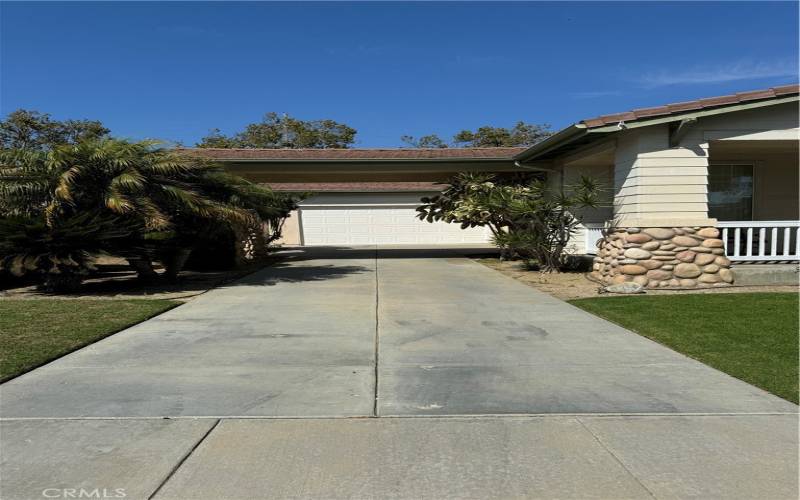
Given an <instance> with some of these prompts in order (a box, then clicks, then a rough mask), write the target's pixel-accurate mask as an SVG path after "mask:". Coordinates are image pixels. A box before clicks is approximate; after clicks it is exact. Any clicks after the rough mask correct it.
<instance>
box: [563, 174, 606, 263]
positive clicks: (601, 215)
mask: <svg viewBox="0 0 800 500" xmlns="http://www.w3.org/2000/svg"><path fill="white" fill-rule="evenodd" d="M582 176H587V177H590V178H592V179H594V180H595V181H597V182H598V184H600V186H601V190H602V193H601V196H600V206H598V207H597V208H586V209H577V210H575V211H574V212H575V215H576V216H577V217H578V218H580V219H581V221H582V223H581V224H579V225H578V232H577V233H576V234H575V235H574V236H573V237H572V239H571V240H570V244H569V246H568V247H567V251H568V252H570V253H577V254H582V253H584V251H585V249H586V248H588V246H587V243H588V244H589V245H592V246H593V245H594V243H595V242H594V241H590V242H587V237H588V232H587V230H586V227H587V226H586V224H603V223H605V222H606V221H607V220H610V219H611V218H612V217H613V209H612V205H613V201H614V191H613V187H614V165H613V164H599V165H580V166H572V165H562V166H561V168H560V172H559V174H558V175H557V176H553V178H554V179H558V185H557V186H556V185H553V184H551V187H556V188H557V189H562V188H564V189H566V190H568V189H569V186H570V185H574V184H577V183H578V182H579V181H580V179H581V177H582ZM562 181H563V182H562Z"/></svg>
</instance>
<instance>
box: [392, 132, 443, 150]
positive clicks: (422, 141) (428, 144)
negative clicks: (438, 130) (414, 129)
mask: <svg viewBox="0 0 800 500" xmlns="http://www.w3.org/2000/svg"><path fill="white" fill-rule="evenodd" d="M400 140H401V141H403V142H404V143H405V144H407V145H409V146H411V147H412V148H428V149H433V148H446V147H448V146H447V143H446V142H444V141H443V140H442V139H441V138H440V137H439V136H438V135H436V134H431V135H423V136H422V137H420V138H416V137H414V136H412V135H404V136H401V137H400Z"/></svg>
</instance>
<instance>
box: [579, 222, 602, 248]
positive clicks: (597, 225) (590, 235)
mask: <svg viewBox="0 0 800 500" xmlns="http://www.w3.org/2000/svg"><path fill="white" fill-rule="evenodd" d="M583 225H584V227H586V230H585V233H584V235H585V239H584V249H583V251H584V253H586V254H588V255H597V240H599V239H600V238H602V237H603V227H604V224H603V223H602V222H584V224H583Z"/></svg>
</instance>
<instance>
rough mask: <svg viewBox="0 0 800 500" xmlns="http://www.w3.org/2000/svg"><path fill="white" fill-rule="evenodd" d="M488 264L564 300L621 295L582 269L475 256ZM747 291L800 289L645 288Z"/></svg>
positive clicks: (653, 292)
mask: <svg viewBox="0 0 800 500" xmlns="http://www.w3.org/2000/svg"><path fill="white" fill-rule="evenodd" d="M474 260H475V261H476V262H479V263H481V264H483V265H485V266H486V267H490V268H492V269H494V270H496V271H499V272H501V273H503V274H505V275H506V276H510V277H512V278H514V279H516V280H519V281H521V282H522V283H525V284H526V285H528V286H531V287H533V288H536V289H537V290H541V291H542V292H545V293H548V294H550V295H552V296H554V297H557V298H559V299H561V300H572V299H582V298H586V297H598V296H600V297H615V296H616V297H618V296H619V295H617V294H611V293H607V294H600V293H599V292H598V290H599V289H600V288H601V285H600V284H598V283H595V282H594V281H591V280H589V279H588V278H587V277H586V273H583V272H564V273H553V274H542V273H540V272H539V271H529V270H527V269H526V268H525V266H524V264H523V263H522V262H519V261H500V260H499V259H497V258H485V257H484V258H476V259H474ZM744 292H792V293H796V292H797V287H795V286H774V285H770V286H731V287H726V288H705V289H697V290H650V289H648V290H646V294H647V295H675V294H687V293H714V294H718V293H744Z"/></svg>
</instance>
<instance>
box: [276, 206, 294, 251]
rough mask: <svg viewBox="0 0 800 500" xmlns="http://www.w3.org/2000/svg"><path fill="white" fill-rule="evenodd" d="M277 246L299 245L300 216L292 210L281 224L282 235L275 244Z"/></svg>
mask: <svg viewBox="0 0 800 500" xmlns="http://www.w3.org/2000/svg"><path fill="white" fill-rule="evenodd" d="M275 243H276V244H277V245H290V246H291V245H299V244H300V214H299V213H298V212H297V210H293V211H292V213H291V214H289V218H288V219H286V222H285V223H284V224H283V235H282V237H281V238H280V239H279V240H277V241H276V242H275Z"/></svg>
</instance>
